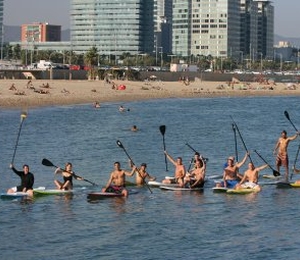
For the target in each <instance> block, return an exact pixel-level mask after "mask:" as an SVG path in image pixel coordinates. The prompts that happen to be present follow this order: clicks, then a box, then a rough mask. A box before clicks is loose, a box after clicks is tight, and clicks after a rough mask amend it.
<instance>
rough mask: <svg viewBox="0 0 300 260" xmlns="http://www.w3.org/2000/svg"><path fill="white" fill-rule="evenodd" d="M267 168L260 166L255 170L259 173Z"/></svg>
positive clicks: (265, 165)
mask: <svg viewBox="0 0 300 260" xmlns="http://www.w3.org/2000/svg"><path fill="white" fill-rule="evenodd" d="M267 167H269V165H267V164H264V165H262V166H260V167H257V168H256V170H257V171H258V172H259V171H262V170H263V169H266V168H267Z"/></svg>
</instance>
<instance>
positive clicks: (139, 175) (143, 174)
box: [129, 161, 156, 186]
mask: <svg viewBox="0 0 300 260" xmlns="http://www.w3.org/2000/svg"><path fill="white" fill-rule="evenodd" d="M129 163H130V167H131V168H133V167H135V165H134V164H133V163H132V161H129ZM146 168H147V164H146V163H142V164H141V166H140V167H139V168H136V171H135V183H136V185H138V186H142V185H144V183H145V181H146V179H149V181H155V180H156V178H155V177H152V176H151V175H150V174H149V173H148V172H147V171H146Z"/></svg>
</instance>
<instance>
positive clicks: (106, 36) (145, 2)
mask: <svg viewBox="0 0 300 260" xmlns="http://www.w3.org/2000/svg"><path fill="white" fill-rule="evenodd" d="M153 1H154V0H122V1H121V0H71V45H72V50H73V51H75V52H81V53H82V52H86V51H88V50H89V49H90V48H92V47H96V48H97V49H98V50H99V53H101V54H104V55H111V54H112V55H117V56H119V55H121V54H123V53H130V54H132V55H133V54H139V53H140V54H141V53H152V51H153V41H154V21H153V7H154V2H153Z"/></svg>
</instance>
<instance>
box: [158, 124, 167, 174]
mask: <svg viewBox="0 0 300 260" xmlns="http://www.w3.org/2000/svg"><path fill="white" fill-rule="evenodd" d="M159 131H160V133H161V135H162V138H163V148H164V151H165V150H166V142H165V132H166V126H165V125H161V126H160V127H159ZM165 165H166V171H168V160H167V155H166V154H165Z"/></svg>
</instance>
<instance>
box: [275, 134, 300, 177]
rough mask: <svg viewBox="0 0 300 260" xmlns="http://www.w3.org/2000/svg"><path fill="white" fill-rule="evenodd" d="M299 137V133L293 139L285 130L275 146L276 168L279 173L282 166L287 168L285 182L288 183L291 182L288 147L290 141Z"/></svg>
mask: <svg viewBox="0 0 300 260" xmlns="http://www.w3.org/2000/svg"><path fill="white" fill-rule="evenodd" d="M298 135H299V132H297V133H296V134H295V135H293V136H291V137H287V132H286V131H285V130H283V131H282V132H281V136H280V137H279V138H278V141H277V143H276V145H275V148H274V151H273V154H274V155H276V152H277V156H276V162H275V164H276V168H277V171H278V172H279V170H280V166H283V167H284V168H285V176H284V177H285V180H286V182H288V181H289V157H288V151H287V149H288V146H289V143H290V141H293V140H295V139H296V138H297V137H298Z"/></svg>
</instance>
